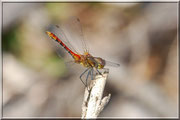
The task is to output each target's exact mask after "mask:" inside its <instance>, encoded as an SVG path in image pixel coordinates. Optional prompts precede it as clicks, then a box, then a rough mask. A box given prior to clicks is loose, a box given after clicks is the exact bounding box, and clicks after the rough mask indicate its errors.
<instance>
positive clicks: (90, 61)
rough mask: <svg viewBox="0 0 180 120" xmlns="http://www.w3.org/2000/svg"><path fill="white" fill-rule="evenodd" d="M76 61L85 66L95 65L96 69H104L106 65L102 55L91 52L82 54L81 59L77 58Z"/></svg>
mask: <svg viewBox="0 0 180 120" xmlns="http://www.w3.org/2000/svg"><path fill="white" fill-rule="evenodd" d="M75 62H76V63H79V64H81V65H83V66H84V67H91V68H93V67H94V68H96V69H103V68H104V66H105V60H103V59H102V58H100V57H93V56H92V55H91V54H89V53H84V54H83V55H81V56H80V59H78V60H77V59H75Z"/></svg>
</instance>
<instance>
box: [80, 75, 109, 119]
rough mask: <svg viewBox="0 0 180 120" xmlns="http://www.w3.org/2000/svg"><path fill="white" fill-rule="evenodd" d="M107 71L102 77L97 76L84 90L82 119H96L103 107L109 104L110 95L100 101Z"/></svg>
mask: <svg viewBox="0 0 180 120" xmlns="http://www.w3.org/2000/svg"><path fill="white" fill-rule="evenodd" d="M108 73H109V72H108V71H105V72H104V73H103V74H102V75H97V76H96V77H95V80H92V81H91V83H90V84H89V86H88V87H87V88H88V89H87V88H85V93H84V100H83V104H82V119H84V118H97V116H98V115H99V113H100V112H101V111H102V110H103V108H104V107H105V105H106V104H107V103H108V102H109V100H110V97H111V94H109V95H108V96H106V97H104V98H103V99H102V95H103V91H104V87H105V84H106V79H107V76H108Z"/></svg>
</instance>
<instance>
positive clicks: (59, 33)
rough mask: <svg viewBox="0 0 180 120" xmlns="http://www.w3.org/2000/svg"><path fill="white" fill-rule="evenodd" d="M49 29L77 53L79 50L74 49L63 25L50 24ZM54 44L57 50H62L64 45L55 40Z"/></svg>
mask: <svg viewBox="0 0 180 120" xmlns="http://www.w3.org/2000/svg"><path fill="white" fill-rule="evenodd" d="M47 31H50V32H52V33H53V34H55V35H56V36H57V37H58V38H59V39H60V40H61V41H62V42H63V43H64V44H65V45H66V46H67V47H68V48H69V49H71V50H72V51H73V52H75V53H77V51H76V50H75V49H74V47H73V46H72V45H71V43H70V41H69V40H68V38H67V37H66V33H65V32H64V30H63V27H62V26H58V25H50V26H49V27H48V29H47ZM52 44H53V46H55V48H56V50H57V51H61V50H62V46H61V45H60V44H59V43H58V42H56V41H55V40H52ZM57 53H58V52H57ZM58 55H59V53H58Z"/></svg>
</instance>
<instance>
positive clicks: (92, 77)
mask: <svg viewBox="0 0 180 120" xmlns="http://www.w3.org/2000/svg"><path fill="white" fill-rule="evenodd" d="M93 74H94V73H93V68H92V69H91V80H93V79H94V76H93Z"/></svg>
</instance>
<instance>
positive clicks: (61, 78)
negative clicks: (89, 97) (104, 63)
mask: <svg viewBox="0 0 180 120" xmlns="http://www.w3.org/2000/svg"><path fill="white" fill-rule="evenodd" d="M177 5H178V4H177V3H3V33H2V50H3V117H81V105H82V101H83V95H84V86H83V84H82V83H81V81H80V80H79V75H80V73H81V72H83V69H81V68H78V67H80V66H76V65H74V64H73V65H71V64H70V65H66V63H65V62H67V61H65V60H64V58H65V57H66V56H67V53H66V52H65V51H64V50H63V49H62V51H61V54H62V57H59V56H58V55H57V54H56V52H55V51H56V50H55V49H54V48H53V47H52V46H51V45H50V42H49V41H50V39H49V37H48V36H47V35H46V34H45V30H46V27H47V26H48V25H50V24H61V23H62V22H65V21H66V20H67V19H68V18H69V17H71V16H77V17H78V18H79V19H80V20H81V23H82V25H83V31H84V34H85V40H86V41H87V43H88V47H89V49H90V53H91V54H92V55H93V56H100V57H102V58H104V59H106V60H109V61H113V62H116V63H119V64H120V65H121V66H120V67H119V68H113V67H110V73H109V76H108V80H107V83H106V86H105V92H104V95H108V94H109V93H111V94H112V97H111V100H110V102H109V104H108V105H107V106H106V107H105V109H104V110H103V111H102V113H101V114H100V117H177V116H178V67H177V65H178V61H177V19H178V18H177V14H178V13H177V10H178V8H177ZM77 71H78V72H77Z"/></svg>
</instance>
